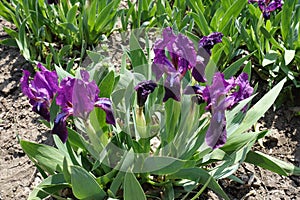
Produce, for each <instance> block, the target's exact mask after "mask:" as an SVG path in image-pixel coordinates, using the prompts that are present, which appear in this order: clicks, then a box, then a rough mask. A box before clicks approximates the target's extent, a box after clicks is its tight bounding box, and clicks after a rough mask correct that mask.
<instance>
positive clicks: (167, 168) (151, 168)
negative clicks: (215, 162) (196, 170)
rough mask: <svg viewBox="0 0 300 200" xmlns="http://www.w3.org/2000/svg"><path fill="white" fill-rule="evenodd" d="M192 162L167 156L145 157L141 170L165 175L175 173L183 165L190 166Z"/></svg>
mask: <svg viewBox="0 0 300 200" xmlns="http://www.w3.org/2000/svg"><path fill="white" fill-rule="evenodd" d="M193 164H194V162H193V161H189V160H180V159H177V158H173V157H167V156H161V157H158V156H157V157H148V158H146V159H145V162H144V166H143V169H142V171H143V172H151V173H153V174H159V175H165V174H172V173H175V172H177V171H178V170H180V169H182V168H183V167H191V166H192V165H193Z"/></svg>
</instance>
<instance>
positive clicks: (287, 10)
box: [280, 0, 296, 41]
mask: <svg viewBox="0 0 300 200" xmlns="http://www.w3.org/2000/svg"><path fill="white" fill-rule="evenodd" d="M295 2H296V1H295V0H285V1H284V4H283V6H282V12H281V27H280V31H281V35H282V39H283V41H287V38H288V36H289V33H290V32H292V31H291V24H292V23H291V22H292V19H293V18H292V11H293V10H294V7H295Z"/></svg>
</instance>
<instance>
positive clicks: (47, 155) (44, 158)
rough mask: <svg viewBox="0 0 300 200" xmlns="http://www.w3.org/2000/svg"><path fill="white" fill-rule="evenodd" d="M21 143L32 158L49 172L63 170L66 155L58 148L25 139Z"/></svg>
mask: <svg viewBox="0 0 300 200" xmlns="http://www.w3.org/2000/svg"><path fill="white" fill-rule="evenodd" d="M20 144H21V147H22V149H23V151H24V152H25V153H26V154H27V156H28V157H29V158H30V160H32V162H33V163H35V164H36V165H38V166H40V167H41V168H42V169H43V170H45V171H47V172H48V173H49V174H54V173H55V171H60V172H61V171H62V170H61V169H62V166H63V160H64V155H63V154H62V153H60V152H59V151H58V150H57V149H56V148H54V147H51V146H47V145H44V144H37V143H33V142H28V141H25V140H21V141H20Z"/></svg>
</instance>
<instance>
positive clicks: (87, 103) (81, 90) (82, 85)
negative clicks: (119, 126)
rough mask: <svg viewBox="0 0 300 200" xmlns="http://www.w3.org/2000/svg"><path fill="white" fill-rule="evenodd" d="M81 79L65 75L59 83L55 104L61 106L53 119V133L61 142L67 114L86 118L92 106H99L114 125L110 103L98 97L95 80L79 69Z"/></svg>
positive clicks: (65, 129)
mask: <svg viewBox="0 0 300 200" xmlns="http://www.w3.org/2000/svg"><path fill="white" fill-rule="evenodd" d="M80 74H81V78H82V79H76V78H70V77H67V78H65V79H63V80H62V81H61V83H60V87H59V89H58V91H57V97H56V104H57V105H59V106H61V107H62V112H61V113H59V114H58V115H57V117H56V118H55V120H54V127H53V129H52V133H53V134H57V135H58V136H59V137H60V139H61V140H62V142H66V140H67V137H68V131H67V127H66V120H67V118H68V117H69V116H71V115H73V116H75V117H80V118H81V119H83V120H87V119H88V117H89V114H90V112H91V111H92V110H93V109H94V107H99V108H101V109H102V110H104V111H105V113H106V122H107V123H108V124H113V125H115V119H114V116H113V112H112V103H111V101H110V99H108V98H99V97H98V94H99V92H100V91H99V89H98V87H97V84H96V83H95V81H91V82H90V81H89V74H88V72H87V71H84V70H82V71H80Z"/></svg>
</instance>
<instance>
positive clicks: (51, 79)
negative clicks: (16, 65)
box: [21, 63, 58, 121]
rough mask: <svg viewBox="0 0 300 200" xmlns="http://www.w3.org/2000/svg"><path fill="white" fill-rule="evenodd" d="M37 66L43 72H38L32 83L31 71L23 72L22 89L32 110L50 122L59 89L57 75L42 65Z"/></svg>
mask: <svg viewBox="0 0 300 200" xmlns="http://www.w3.org/2000/svg"><path fill="white" fill-rule="evenodd" d="M37 66H38V68H39V69H40V70H41V71H39V72H37V73H36V74H35V76H34V78H33V80H31V81H30V82H29V76H30V73H29V71H27V70H24V71H23V73H24V76H23V77H22V78H21V88H22V92H23V94H25V95H26V96H27V97H28V98H29V99H30V101H29V103H30V104H31V105H32V106H33V108H32V110H33V111H34V112H36V113H38V114H39V115H41V116H42V117H43V118H44V119H45V120H47V121H50V112H49V108H50V105H51V102H52V99H53V97H54V95H55V93H56V91H57V88H58V81H57V74H56V72H55V71H53V72H51V71H49V70H47V69H46V68H45V67H44V66H43V65H41V64H40V63H39V64H38V65H37Z"/></svg>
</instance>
